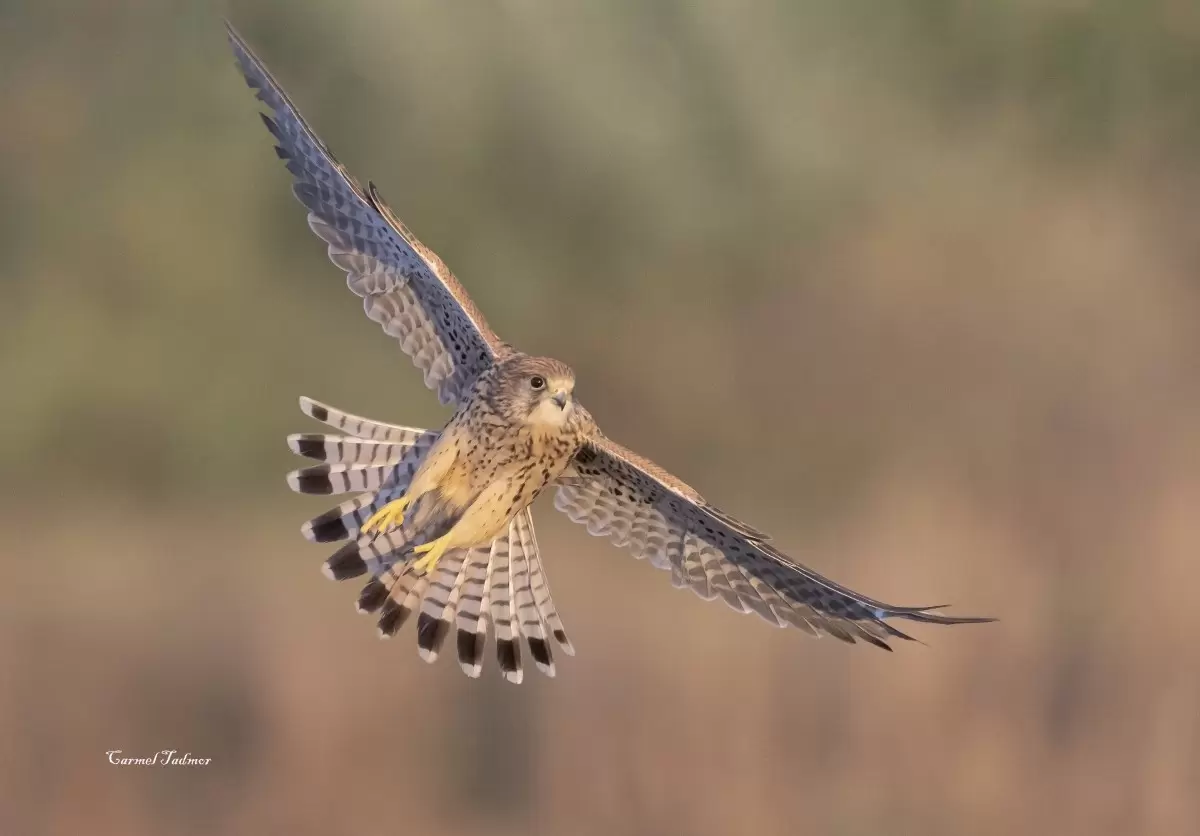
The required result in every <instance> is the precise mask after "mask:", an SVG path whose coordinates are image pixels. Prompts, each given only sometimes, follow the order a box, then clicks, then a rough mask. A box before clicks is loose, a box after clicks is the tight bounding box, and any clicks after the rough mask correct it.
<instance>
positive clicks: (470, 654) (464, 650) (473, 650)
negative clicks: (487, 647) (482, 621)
mask: <svg viewBox="0 0 1200 836" xmlns="http://www.w3.org/2000/svg"><path fill="white" fill-rule="evenodd" d="M457 644H458V660H459V661H460V662H462V663H463V664H464V665H477V664H479V650H480V649H479V648H478V647H477V646H476V645H475V634H474V633H469V632H467V631H466V630H459V631H458V639H457Z"/></svg>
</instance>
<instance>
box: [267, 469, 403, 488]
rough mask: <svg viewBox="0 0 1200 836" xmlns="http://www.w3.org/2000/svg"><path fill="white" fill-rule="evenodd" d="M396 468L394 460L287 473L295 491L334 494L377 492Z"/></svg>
mask: <svg viewBox="0 0 1200 836" xmlns="http://www.w3.org/2000/svg"><path fill="white" fill-rule="evenodd" d="M395 470H396V464H395V463H385V464H318V465H314V466H312V467H302V468H300V469H299V470H293V471H292V472H291V473H289V474H288V475H287V482H288V487H289V488H291V489H292V490H294V491H295V492H296V493H309V494H325V495H328V494H335V493H351V492H353V491H374V490H378V489H379V488H380V487H382V486H383V484H384V482H386V481H387V480H388V478H389V477H390V476H391V475H392V472H393V471H395Z"/></svg>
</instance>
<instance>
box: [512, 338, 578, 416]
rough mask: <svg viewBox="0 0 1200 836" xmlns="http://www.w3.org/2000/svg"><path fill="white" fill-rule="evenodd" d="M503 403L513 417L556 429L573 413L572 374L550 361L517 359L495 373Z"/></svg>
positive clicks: (544, 359)
mask: <svg viewBox="0 0 1200 836" xmlns="http://www.w3.org/2000/svg"><path fill="white" fill-rule="evenodd" d="M497 372H498V374H499V378H500V381H499V382H500V386H501V391H502V392H503V394H504V400H505V401H506V402H507V403H508V405H509V407H510V408H511V409H512V411H513V413H514V417H515V418H517V419H518V420H521V421H524V422H525V423H527V424H533V425H535V426H542V427H545V428H547V429H557V428H559V427H561V426H562V425H563V424H565V423H566V422H567V420H568V419H569V418H570V417H571V416H572V415H573V413H574V411H575V395H574V393H575V372H573V371H572V370H571V367H570V366H568V365H567V364H566V363H563V362H560V361H558V360H554V359H552V358H550V357H528V356H518V357H514V358H512V359H510V360H508V361H507V362H505V363H503V364H501V366H500V367H499V368H498V369H497Z"/></svg>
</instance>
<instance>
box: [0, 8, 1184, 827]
mask: <svg viewBox="0 0 1200 836" xmlns="http://www.w3.org/2000/svg"><path fill="white" fill-rule="evenodd" d="M222 15H228V16H230V17H231V18H232V19H233V20H234V22H235V23H236V24H237V25H238V26H239V28H241V29H242V31H243V33H244V34H245V35H246V36H247V38H248V39H249V40H250V41H251V42H252V43H253V44H254V45H255V46H256V48H257V49H258V50H259V51H260V52H261V53H262V55H263V56H264V58H265V59H266V60H267V61H268V63H269V64H270V65H271V66H272V68H273V69H274V70H275V72H276V73H277V75H278V76H279V77H280V79H281V80H282V82H283V83H284V84H285V86H286V87H287V88H288V89H289V91H290V92H291V93H292V95H293V97H294V98H295V99H296V101H297V103H298V104H299V105H300V107H301V108H302V109H303V110H304V111H305V113H306V114H307V115H308V116H309V118H310V119H311V120H312V121H313V122H314V124H315V125H316V127H317V129H318V131H319V132H320V133H321V134H322V135H323V136H324V138H325V139H326V140H327V141H328V142H329V143H330V144H331V145H332V146H333V148H334V149H335V151H336V152H337V153H338V155H339V157H341V158H342V159H343V161H345V162H346V163H347V164H348V165H349V166H350V167H351V169H352V170H353V171H355V172H357V173H358V174H359V176H361V177H363V178H367V177H370V178H372V179H374V180H375V181H376V182H377V183H379V184H380V186H381V188H382V190H383V192H384V194H386V195H387V196H388V198H389V200H390V202H391V203H392V204H393V206H394V207H395V208H396V210H397V211H398V212H399V213H400V214H401V215H402V217H404V218H405V220H406V221H407V222H408V223H409V224H410V225H411V226H412V227H413V229H415V230H416V231H417V232H418V234H419V235H421V237H422V238H423V239H424V240H425V241H426V243H428V244H430V245H431V246H433V247H434V248H435V249H436V250H437V251H438V252H439V253H440V254H441V255H442V256H443V257H444V258H445V260H446V261H447V262H448V263H449V264H450V265H451V266H452V267H453V268H454V270H455V272H456V273H457V274H458V275H459V276H460V277H461V278H462V279H463V281H464V282H465V283H466V285H467V286H468V288H469V289H470V290H471V292H472V293H473V294H474V295H475V296H476V298H477V300H478V301H479V302H480V304H481V305H482V306H483V308H484V309H485V310H486V311H487V313H488V316H489V319H490V320H491V323H492V325H493V326H494V327H495V328H496V329H497V330H498V331H499V332H500V333H501V334H502V335H503V336H504V337H506V338H507V339H510V340H512V341H513V342H516V343H518V344H519V345H521V346H522V347H525V348H527V349H529V350H531V351H538V352H545V353H552V354H554V355H556V356H559V357H561V358H563V359H565V360H567V361H568V362H571V363H572V364H573V365H574V366H575V367H576V369H577V371H578V372H579V376H580V378H581V380H582V383H581V386H580V396H581V398H582V399H584V400H585V401H586V403H587V404H588V406H589V408H590V409H591V410H592V411H593V413H594V414H595V415H596V416H597V418H598V419H599V420H600V421H601V422H602V424H603V425H604V426H605V428H606V429H607V431H608V432H609V434H610V435H612V436H614V437H615V438H617V439H619V440H621V441H623V442H625V443H627V444H629V445H631V446H634V447H636V448H638V449H640V450H643V451H644V452H646V453H648V454H650V455H651V456H653V457H654V458H656V459H658V460H659V461H660V462H661V463H663V464H664V465H665V466H667V467H669V468H671V469H672V470H674V471H676V472H678V473H679V474H680V475H681V476H683V477H684V478H685V479H687V480H688V481H689V482H691V483H693V484H695V485H697V486H698V487H699V488H700V489H701V490H702V491H703V492H704V493H705V494H706V495H707V496H708V497H709V498H711V499H712V500H714V501H715V502H716V503H718V504H719V505H721V506H722V507H724V508H727V509H729V510H730V511H732V512H734V513H736V514H738V515H739V516H742V517H745V518H746V519H747V520H748V521H750V522H751V523H753V524H754V525H756V526H758V527H760V528H764V529H766V530H769V531H771V532H773V533H774V534H775V536H776V539H777V540H778V542H779V543H780V545H781V546H782V547H783V548H785V550H787V551H789V552H791V553H792V554H794V555H796V556H797V557H798V558H800V559H802V560H805V561H806V562H808V563H810V564H811V565H813V566H814V567H815V568H818V569H820V570H822V571H825V572H828V573H830V574H831V575H833V576H834V577H835V578H837V579H838V580H841V581H843V582H845V583H848V584H851V585H853V586H855V587H856V588H860V589H862V590H863V591H865V592H867V593H869V594H872V595H875V596H878V597H881V598H883V599H885V600H891V601H895V602H897V603H908V604H936V603H943V602H948V603H953V604H955V605H956V608H957V611H959V612H963V613H976V614H991V615H997V616H999V617H1001V619H1002V621H1001V623H999V624H997V625H991V626H986V627H969V628H959V629H954V630H949V629H946V630H933V629H926V630H923V631H921V633H920V637H921V638H922V639H923V640H925V641H926V642H927V643H928V645H929V646H928V647H922V646H920V645H906V646H904V647H901V648H898V652H897V653H895V654H892V655H888V654H884V653H880V652H877V651H875V650H873V649H869V648H862V647H855V648H848V647H845V646H843V645H840V644H838V643H836V642H833V641H832V640H823V641H814V640H811V639H807V638H805V637H803V636H801V635H799V634H795V633H793V632H792V631H772V630H770V629H768V628H767V627H765V626H763V625H762V624H761V623H758V622H756V621H755V620H754V619H752V618H748V617H742V616H737V615H735V614H733V613H731V612H730V611H728V610H726V609H725V608H724V607H721V606H719V605H716V604H704V603H702V602H700V601H699V600H698V599H696V598H695V597H694V596H691V595H689V594H686V593H682V592H676V591H673V590H672V589H671V588H670V584H669V583H668V582H667V578H666V577H665V576H660V575H659V574H658V573H656V572H655V571H654V570H653V569H651V568H650V567H649V566H645V565H639V564H636V563H635V562H634V561H632V560H630V559H628V557H627V556H625V555H624V554H622V553H621V552H618V551H616V550H613V549H611V548H609V547H607V546H606V545H604V544H603V543H599V542H594V541H592V540H590V539H589V538H587V536H586V535H585V534H584V533H583V532H582V531H581V530H578V529H576V528H575V527H574V526H571V525H570V524H568V523H567V522H565V520H563V519H562V518H561V517H559V515H557V514H556V513H555V512H553V510H552V509H551V508H550V507H549V505H548V504H547V505H546V506H545V507H543V508H539V514H538V516H537V519H538V526H539V534H540V537H541V541H542V547H543V553H544V554H546V555H547V560H548V565H549V570H550V573H551V577H552V578H553V581H552V582H553V584H554V588H555V597H556V600H557V602H558V604H559V608H560V610H561V611H563V613H564V618H565V620H566V623H567V627H568V629H570V630H571V631H572V636H573V638H574V641H575V644H576V647H577V648H578V651H579V655H578V656H577V657H576V658H574V659H566V660H564V661H563V662H562V663H561V664H560V666H559V676H558V678H557V679H556V680H554V681H547V680H545V679H543V678H540V677H538V676H532V677H531V678H527V681H526V684H524V685H522V686H521V687H519V688H514V687H512V686H508V685H507V684H505V683H502V682H501V681H500V680H499V677H498V675H497V674H496V672H495V670H494V669H492V668H489V669H487V670H485V676H484V678H483V679H482V680H480V681H470V680H468V679H467V678H465V677H463V676H462V675H461V673H460V672H459V670H458V668H457V665H456V664H454V662H453V661H450V660H442V661H441V662H439V663H438V664H437V665H436V666H433V667H428V666H426V665H425V664H423V663H422V662H421V661H420V660H419V659H418V658H417V654H416V652H415V648H414V646H413V645H414V640H413V636H412V632H411V630H406V631H405V633H404V634H403V636H402V637H401V638H400V639H399V640H397V641H394V642H392V643H380V642H378V641H376V640H375V639H374V635H373V629H372V626H371V625H370V624H369V623H368V621H367V620H365V619H362V618H359V617H357V616H355V614H354V612H353V610H352V607H351V603H352V600H353V598H354V593H355V589H353V588H350V587H340V588H339V587H335V586H334V585H332V584H330V583H328V582H327V581H325V580H324V579H323V578H321V577H320V575H319V573H318V571H317V567H318V565H319V562H320V560H321V559H322V558H323V557H324V551H323V550H322V549H321V548H318V547H314V546H310V545H308V544H306V543H304V542H303V541H301V539H300V537H299V534H298V531H297V527H298V525H299V523H300V522H301V521H302V520H303V519H305V518H306V517H308V516H311V515H312V514H313V513H316V512H317V511H320V510H323V503H317V502H315V501H309V500H305V499H302V498H299V497H292V496H289V495H287V493H286V488H285V486H284V484H283V479H282V474H283V472H284V471H285V470H286V469H288V468H290V467H292V466H293V465H294V462H293V461H292V460H291V459H290V458H289V456H288V454H287V452H286V448H285V447H284V445H283V441H282V436H283V434H284V433H286V432H288V431H295V430H300V429H304V428H305V424H304V422H303V421H302V420H301V418H300V416H299V413H298V412H297V411H296V407H295V401H296V397H297V396H298V395H300V394H308V395H312V396H314V397H318V398H321V399H323V400H328V401H330V402H333V403H335V404H338V405H341V406H345V407H346V408H348V409H351V410H354V411H357V412H361V413H365V414H369V415H377V416H378V417H380V418H383V419H385V420H394V421H398V422H402V423H411V424H424V425H436V424H438V423H439V422H441V421H442V420H444V419H445V417H446V415H445V413H443V412H442V411H440V410H439V409H438V408H437V407H436V406H435V401H434V399H433V398H432V396H430V395H429V394H428V393H426V392H425V391H424V390H423V389H422V388H421V387H420V383H419V379H418V375H417V374H416V373H415V372H413V371H412V369H411V368H409V366H408V364H407V361H406V360H405V359H404V358H403V357H402V356H401V355H400V354H399V352H398V350H397V349H396V348H395V346H394V345H392V344H391V343H390V341H389V340H387V339H386V338H385V337H384V336H382V335H381V334H379V333H378V332H377V330H376V328H375V327H374V326H373V325H371V324H370V323H369V322H367V321H366V320H365V318H363V317H362V316H361V312H360V310H359V306H358V303H357V302H356V300H355V299H354V298H353V297H352V296H350V295H349V294H348V293H347V292H346V291H345V289H344V287H342V281H341V278H340V276H339V274H338V272H337V271H336V269H334V268H333V267H332V266H331V265H329V264H328V263H327V262H326V261H325V259H324V258H323V256H322V254H321V248H320V246H319V245H318V243H317V242H316V241H315V240H314V239H311V238H310V236H309V235H308V232H307V230H306V229H305V225H304V222H303V215H302V212H301V210H300V207H299V206H298V205H296V204H294V203H293V202H292V200H291V198H290V197H289V195H288V180H287V176H286V174H285V172H284V171H283V170H282V167H281V166H279V165H278V164H277V162H276V161H275V159H274V155H273V154H272V153H271V150H270V142H269V139H268V137H267V135H266V133H265V132H264V131H263V130H262V128H261V125H260V124H259V122H258V120H257V118H256V117H255V116H254V109H255V107H254V102H253V100H252V97H251V95H250V93H249V92H248V91H247V90H246V89H245V87H244V85H243V84H242V83H241V81H240V79H239V78H238V76H237V74H236V72H235V71H234V69H233V68H232V62H231V59H230V57H229V53H228V51H227V48H226V45H225V43H224V41H223V36H222V31H221V25H220V18H221V16H222ZM0 20H2V21H3V22H4V24H5V25H4V26H3V27H2V28H0V77H3V78H4V79H5V83H4V84H3V85H0V113H3V114H4V123H5V127H4V128H3V130H0V283H2V291H3V302H2V304H0V381H2V382H3V387H4V388H3V391H4V393H5V394H4V401H3V407H4V408H3V414H4V425H3V432H2V433H0V456H2V460H3V461H4V462H5V463H6V464H5V468H4V475H5V478H4V479H3V487H2V488H0V491H2V493H0V498H3V500H4V511H3V512H0V554H2V557H3V564H2V567H3V573H4V578H5V582H4V583H3V586H2V589H3V591H2V592H0V623H2V624H3V631H2V632H0V670H3V671H4V675H3V676H2V677H0V717H2V718H3V720H2V721H0V722H3V726H0V733H2V734H0V739H2V740H3V744H0V746H2V747H3V756H2V757H0V833H2V834H21V835H22V836H23V835H24V834H43V833H46V834H58V833H96V834H121V836H143V834H145V835H146V836H150V835H151V834H153V836H159V834H214V833H230V834H262V833H290V834H314V836H335V835H336V834H356V836H362V835H363V834H396V833H409V834H417V833H419V834H422V836H425V835H426V834H429V835H430V836H433V834H458V833H462V834H518V833H529V832H533V833H543V834H553V836H574V834H625V833H628V834H639V836H640V835H641V834H646V836H650V834H671V836H675V834H680V835H681V836H683V835H684V834H688V835H689V836H690V834H742V833H753V834H755V836H760V835H762V834H777V833H778V834H797V833H805V834H809V833H812V834H847V835H851V836H852V835H854V834H872V836H877V835H878V834H887V835H888V836H892V835H893V834H921V836H937V834H955V836H961V834H1018V833H1020V834H1024V833H1032V834H1041V833H1055V834H1059V833H1062V834H1065V833H1081V834H1122V835H1124V834H1142V833H1147V834H1150V833H1154V834H1189V833H1196V832H1200V798H1198V795H1197V794H1198V793H1200V651H1198V650H1197V646H1196V645H1197V642H1196V639H1197V637H1198V636H1200V593H1198V591H1197V584H1198V582H1200V563H1198V562H1197V551H1198V550H1200V515H1198V512H1197V509H1198V508H1200V430H1198V427H1200V359H1198V358H1200V176H1198V167H1200V9H1198V8H1197V7H1196V5H1195V4H1194V3H1191V2H1183V0H1180V1H1179V2H1165V1H1164V2H1150V1H1149V0H1147V2H1136V3H1134V2H1129V3H1125V2H1116V0H1112V2H1100V0H1095V1H1094V2H1088V0H1078V2H1053V3H1034V2H1029V1H1028V0H1023V2H1010V3H1003V4H987V3H973V2H965V0H964V2H949V1H948V0H891V2H888V3H885V4H880V3H875V2H867V0H845V2H835V0H823V2H818V0H796V2H793V3H790V4H767V3H757V2H755V3H749V4H746V3H741V2H735V0H705V2H697V3H685V2H674V3H640V2H633V0H622V2H614V3H610V4H598V3H592V4H583V3H579V4H575V3H550V2H543V3H539V2H534V0H509V1H508V2H503V3H497V4H482V3H480V4H447V3H435V2H433V1H432V0H414V2H404V3H388V2H381V0H346V2H343V3H341V4H333V3H315V2H304V3H298V2H283V1H282V0H263V2H237V3H233V4H230V5H229V6H214V5H211V4H196V3H184V2H159V3H149V2H145V0H141V1H140V2H138V1H135V0H125V2H114V3H107V4H101V3H90V4H82V3H78V2H66V0H60V1H58V2H47V3H42V4H38V5H34V4H23V5H22V4H18V5H16V6H14V5H12V4H8V5H7V6H5V7H4V8H3V9H2V10H0ZM489 661H490V660H489ZM114 748H120V749H123V750H125V752H126V753H128V754H130V755H140V754H145V753H150V752H153V751H155V750H158V749H168V748H170V749H179V750H180V751H181V752H182V751H190V752H192V753H193V754H194V755H197V756H201V757H210V758H212V760H213V763H212V765H211V766H208V767H205V768H192V769H190V770H189V769H182V768H180V769H168V770H162V769H159V770H147V769H136V768H118V767H114V766H110V765H109V764H107V763H106V760H105V751H106V750H108V749H114Z"/></svg>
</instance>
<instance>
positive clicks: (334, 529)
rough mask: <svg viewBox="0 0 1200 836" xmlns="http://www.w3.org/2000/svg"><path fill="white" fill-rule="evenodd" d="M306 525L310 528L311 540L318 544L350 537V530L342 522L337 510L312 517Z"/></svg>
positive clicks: (340, 514)
mask: <svg viewBox="0 0 1200 836" xmlns="http://www.w3.org/2000/svg"><path fill="white" fill-rule="evenodd" d="M308 524H309V526H311V528H312V538H313V540H315V541H316V542H318V543H333V542H336V541H338V540H345V539H346V538H347V537H349V536H350V530H349V529H347V528H346V524H345V523H344V522H342V513H341V511H339V510H338V509H337V508H334V509H333V510H332V511H326V512H325V513H324V514H321V515H320V516H319V517H314V518H313V519H312V520H310V521H309V523H308Z"/></svg>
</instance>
